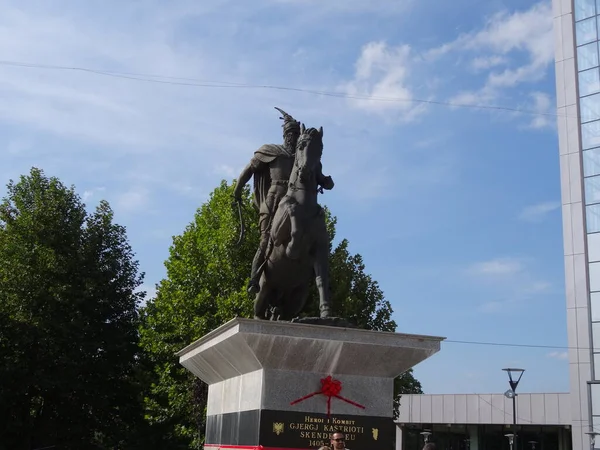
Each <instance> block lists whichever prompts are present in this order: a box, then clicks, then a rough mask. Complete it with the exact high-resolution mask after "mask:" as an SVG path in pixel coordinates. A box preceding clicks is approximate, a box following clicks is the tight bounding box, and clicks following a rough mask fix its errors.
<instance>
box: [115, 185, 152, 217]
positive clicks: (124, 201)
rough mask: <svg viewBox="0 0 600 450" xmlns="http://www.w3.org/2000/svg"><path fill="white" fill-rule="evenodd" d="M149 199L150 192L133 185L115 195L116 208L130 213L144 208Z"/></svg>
mask: <svg viewBox="0 0 600 450" xmlns="http://www.w3.org/2000/svg"><path fill="white" fill-rule="evenodd" d="M149 201H150V192H149V191H148V189H146V188H143V187H133V188H131V189H129V190H128V191H126V192H123V193H120V194H118V195H117V196H116V209H117V210H118V211H119V212H121V213H132V212H137V211H140V210H142V209H144V208H145V207H146V206H147V205H148V203H149Z"/></svg>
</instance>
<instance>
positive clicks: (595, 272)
mask: <svg viewBox="0 0 600 450" xmlns="http://www.w3.org/2000/svg"><path fill="white" fill-rule="evenodd" d="M588 274H589V276H590V291H593V292H598V291H600V262H595V263H589V264H588ZM598 326H600V324H599V325H598ZM599 343H600V341H599ZM599 351H600V347H599Z"/></svg>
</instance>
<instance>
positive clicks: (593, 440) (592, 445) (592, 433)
mask: <svg viewBox="0 0 600 450" xmlns="http://www.w3.org/2000/svg"><path fill="white" fill-rule="evenodd" d="M585 434H587V435H588V436H589V437H590V449H591V450H594V448H595V447H596V445H595V444H596V436H598V435H600V433H596V432H595V431H586V432H585Z"/></svg>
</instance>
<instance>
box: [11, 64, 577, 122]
mask: <svg viewBox="0 0 600 450" xmlns="http://www.w3.org/2000/svg"><path fill="white" fill-rule="evenodd" d="M0 65H1V66H12V67H24V68H31V69H46V70H65V71H77V72H87V73H92V74H96V75H102V76H107V77H113V78H121V79H126V80H132V81H141V82H148V83H159V84H167V85H174V86H188V87H201V88H220V89H236V88H237V89H267V90H279V91H290V92H300V93H306V94H313V95H320V96H324V97H335V98H345V99H352V100H367V101H375V102H394V103H420V104H428V105H439V106H447V107H451V108H469V109H485V110H496V111H509V112H516V113H520V114H527V115H532V116H547V117H567V116H566V115H564V114H558V113H557V112H540V111H529V110H525V109H520V108H513V107H508V106H498V105H483V104H466V103H454V102H448V101H437V100H425V99H418V98H399V97H379V96H372V95H353V94H346V93H343V92H332V91H321V90H315V89H305V88H296V87H290V86H278V85H270V84H247V83H234V82H227V81H208V80H200V79H196V78H183V77H172V76H164V75H152V74H145V73H134V72H119V71H113V70H100V69H92V68H87V67H77V66H60V65H51V64H37V63H25V62H19V61H6V60H0Z"/></svg>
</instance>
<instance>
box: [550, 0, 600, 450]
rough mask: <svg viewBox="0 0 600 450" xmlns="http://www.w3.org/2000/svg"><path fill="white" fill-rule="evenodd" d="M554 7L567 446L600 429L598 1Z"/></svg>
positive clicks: (580, 444) (599, 443) (557, 0)
mask: <svg viewBox="0 0 600 450" xmlns="http://www.w3.org/2000/svg"><path fill="white" fill-rule="evenodd" d="M553 13H554V32H555V61H556V94H557V95H556V97H557V108H558V119H557V121H558V135H559V151H560V168H561V194H562V213H563V232H564V257H565V286H566V301H567V330H568V337H569V347H570V350H569V370H570V374H569V375H570V399H571V401H570V403H571V421H572V425H571V426H572V440H573V442H572V445H573V450H582V449H587V448H590V433H594V432H597V433H599V434H600V49H599V46H600V42H599V38H600V16H599V14H600V0H553ZM594 447H596V448H600V438H599V439H596V442H595V445H594Z"/></svg>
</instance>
